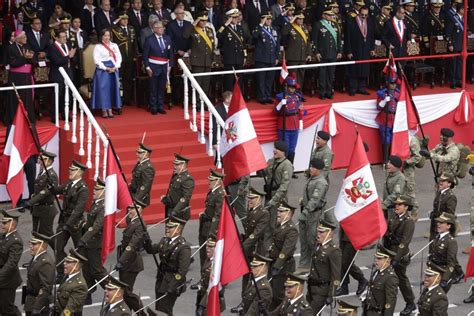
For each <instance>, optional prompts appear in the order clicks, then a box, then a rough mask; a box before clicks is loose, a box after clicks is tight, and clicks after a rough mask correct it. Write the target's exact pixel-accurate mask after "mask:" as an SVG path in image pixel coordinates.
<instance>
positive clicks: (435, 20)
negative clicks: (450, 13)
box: [420, 0, 445, 53]
mask: <svg viewBox="0 0 474 316" xmlns="http://www.w3.org/2000/svg"><path fill="white" fill-rule="evenodd" d="M442 6H443V1H442V0H431V4H430V8H431V10H430V11H429V12H428V13H427V14H426V15H425V17H424V18H423V20H422V22H421V30H420V31H421V34H422V40H423V44H424V45H425V51H427V52H430V51H431V45H432V44H431V39H432V38H434V37H437V36H442V37H444V27H445V18H444V15H443V14H440V12H441V7H442ZM431 53H435V52H434V51H432V52H431Z"/></svg>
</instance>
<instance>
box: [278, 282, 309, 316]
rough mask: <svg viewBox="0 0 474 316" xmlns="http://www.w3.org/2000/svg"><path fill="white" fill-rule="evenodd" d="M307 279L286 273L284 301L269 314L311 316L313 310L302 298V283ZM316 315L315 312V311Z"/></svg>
mask: <svg viewBox="0 0 474 316" xmlns="http://www.w3.org/2000/svg"><path fill="white" fill-rule="evenodd" d="M307 280H308V278H307V277H305V276H302V275H297V274H295V273H288V279H287V280H286V281H285V283H284V286H285V299H284V300H283V302H282V303H281V304H280V305H279V306H278V307H277V308H276V309H275V310H274V311H271V312H270V313H269V315H272V316H286V315H300V316H312V315H314V314H313V309H312V308H311V306H310V305H309V303H308V302H307V301H306V299H305V298H304V295H303V294H304V282H306V281H307ZM315 313H317V311H315Z"/></svg>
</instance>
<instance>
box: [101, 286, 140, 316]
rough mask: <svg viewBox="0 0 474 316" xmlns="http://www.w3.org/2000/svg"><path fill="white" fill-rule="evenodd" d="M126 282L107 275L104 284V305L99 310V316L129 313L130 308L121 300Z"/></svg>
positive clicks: (118, 315)
mask: <svg viewBox="0 0 474 316" xmlns="http://www.w3.org/2000/svg"><path fill="white" fill-rule="evenodd" d="M127 286H128V285H127V284H126V283H123V282H122V281H120V280H117V279H116V278H114V277H109V280H108V283H107V284H106V285H105V303H106V304H105V306H104V308H103V310H101V312H100V316H125V315H131V314H132V313H131V311H130V308H128V306H127V304H125V301H124V300H123V295H124V291H125V289H126V288H127Z"/></svg>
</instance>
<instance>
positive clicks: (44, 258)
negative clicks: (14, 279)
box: [22, 231, 55, 316]
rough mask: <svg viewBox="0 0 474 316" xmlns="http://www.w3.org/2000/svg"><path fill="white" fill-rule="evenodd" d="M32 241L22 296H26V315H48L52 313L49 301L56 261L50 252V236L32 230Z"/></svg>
mask: <svg viewBox="0 0 474 316" xmlns="http://www.w3.org/2000/svg"><path fill="white" fill-rule="evenodd" d="M32 235H33V236H32V237H31V241H30V253H31V256H32V258H31V262H30V265H29V266H28V273H27V279H26V286H23V293H22V297H25V296H26V297H25V307H24V310H25V312H26V315H40V316H47V315H49V314H50V310H49V303H51V301H50V299H51V298H50V297H51V290H52V289H53V282H54V273H55V267H54V266H55V261H54V259H53V258H52V257H51V256H50V255H49V254H48V243H50V242H51V239H50V238H49V237H48V236H45V235H42V234H40V233H37V232H34V231H33V232H32Z"/></svg>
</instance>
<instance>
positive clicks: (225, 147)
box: [220, 80, 267, 185]
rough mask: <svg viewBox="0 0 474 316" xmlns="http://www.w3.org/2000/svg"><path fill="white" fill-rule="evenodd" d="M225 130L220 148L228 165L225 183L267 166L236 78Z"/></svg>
mask: <svg viewBox="0 0 474 316" xmlns="http://www.w3.org/2000/svg"><path fill="white" fill-rule="evenodd" d="M224 132H225V133H224V135H223V137H222V140H221V145H220V151H221V154H222V162H223V164H224V168H225V178H224V184H225V185H227V184H229V183H232V182H233V181H235V180H236V179H238V178H240V177H243V176H246V175H248V174H250V173H252V172H255V171H257V170H260V169H263V168H265V167H266V166H267V162H266V161H265V157H264V156H263V153H262V149H261V148H260V143H259V142H258V139H257V134H256V133H255V129H254V127H253V123H252V119H251V118H250V114H249V110H248V109H247V105H246V104H245V101H244V98H243V96H242V93H241V92H240V88H239V85H238V84H237V80H236V81H235V85H234V92H233V95H232V101H231V102H230V106H229V113H228V114H227V120H226V121H225V128H224Z"/></svg>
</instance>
